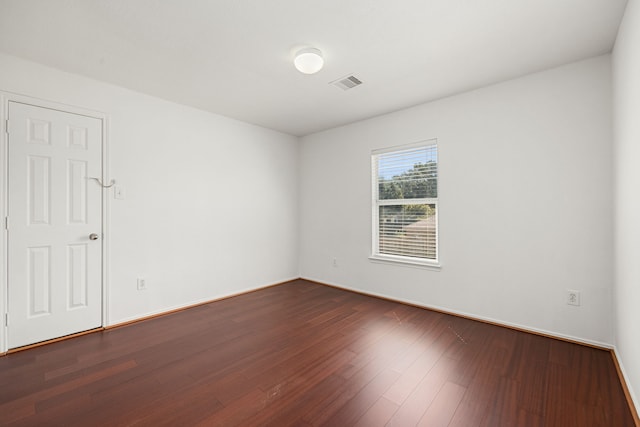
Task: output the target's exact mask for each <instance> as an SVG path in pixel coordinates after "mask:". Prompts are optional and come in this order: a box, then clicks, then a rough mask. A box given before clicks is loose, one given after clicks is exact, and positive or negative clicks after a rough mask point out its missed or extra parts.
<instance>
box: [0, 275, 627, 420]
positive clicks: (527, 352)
mask: <svg viewBox="0 0 640 427" xmlns="http://www.w3.org/2000/svg"><path fill="white" fill-rule="evenodd" d="M0 425H3V426H6V425H11V426H82V427H87V426H103V425H104V426H132V425H135V426H279V427H280V426H332V427H341V426H363V427H374V426H395V427H405V426H416V425H418V426H449V427H454V426H455V427H471V426H488V427H497V426H562V427H568V426H579V427H585V426H607V427H622V426H633V425H634V424H633V419H632V415H631V413H630V410H629V407H628V406H627V403H626V400H625V397H624V394H623V391H622V387H621V385H620V383H619V380H618V377H617V376H616V371H615V368H614V365H613V362H612V359H611V355H610V353H609V352H607V351H603V350H597V349H593V348H589V347H584V346H580V345H577V344H571V343H567V342H563V341H559V340H554V339H550V338H545V337H541V336H537V335H532V334H528V333H523V332H518V331H514V330H511V329H507V328H502V327H498V326H493V325H488V324H485V323H481V322H476V321H472V320H468V319H463V318H459V317H455V316H451V315H446V314H442V313H436V312H432V311H428V310H423V309H419V308H415V307H410V306H406V305H402V304H397V303H393V302H390V301H385V300H381V299H376V298H371V297H367V296H363V295H359V294H355V293H351V292H346V291H342V290H338V289H334V288H330V287H326V286H322V285H318V284H313V283H310V282H306V281H302V280H299V281H295V282H290V283H287V284H283V285H280V286H275V287H272V288H268V289H264V290H260V291H257V292H253V293H249V294H245V295H241V296H238V297H234V298H230V299H226V300H223V301H218V302H215V303H211V304H208V305H203V306H199V307H196V308H192V309H189V310H185V311H181V312H178V313H174V314H171V315H167V316H163V317H159V318H156V319H152V320H147V321H144V322H140V323H136V324H133V325H129V326H126V327H121V328H116V329H112V330H109V331H104V332H97V333H94V334H89V335H85V336H81V337H78V338H73V339H70V340H66V341H62V342H58V343H53V344H49V345H45V346H42V347H38V348H34V349H30V350H26V351H23V352H18V353H14V354H9V355H7V356H5V357H0Z"/></svg>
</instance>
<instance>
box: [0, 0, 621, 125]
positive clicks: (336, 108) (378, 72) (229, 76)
mask: <svg viewBox="0 0 640 427" xmlns="http://www.w3.org/2000/svg"><path fill="white" fill-rule="evenodd" d="M625 4H626V0H0V51H3V52H5V53H8V54H12V55H16V56H19V57H23V58H26V59H30V60H33V61H36V62H39V63H42V64H45V65H49V66H52V67H56V68H59V69H62V70H65V71H70V72H73V73H78V74H82V75H85V76H89V77H92V78H95V79H99V80H103V81H107V82H110V83H114V84H117V85H120V86H124V87H127V88H130V89H134V90H137V91H140V92H145V93H148V94H152V95H155V96H158V97H161V98H165V99H168V100H172V101H175V102H179V103H182V104H186V105H191V106H194V107H197V108H200V109H204V110H208V111H212V112H214V113H218V114H222V115H225V116H228V117H232V118H236V119H239V120H243V121H246V122H249V123H254V124H257V125H261V126H265V127H268V128H272V129H276V130H279V131H282V132H286V133H289V134H293V135H306V134H309V133H313V132H317V131H320V130H324V129H327V128H331V127H335V126H339V125H342V124H346V123H350V122H354V121H357V120H361V119H364V118H368V117H372V116H375V115H379V114H383V113H387V112H390V111H394V110H398V109H401V108H405V107H409V106H412V105H416V104H420V103H423V102H426V101H430V100H434V99H437V98H441V97H443V96H448V95H451V94H454V93H459V92H462V91H466V90H469V89H473V88H477V87H481V86H485V85H487V84H491V83H495V82H498V81H502V80H505V79H509V78H513V77H517V76H521V75H524V74H527V73H531V72H535V71H539V70H543V69H546V68H550V67H554V66H557V65H561V64H564V63H567V62H572V61H575V60H579V59H582V58H587V57H591V56H595V55H600V54H603V53H606V52H609V51H610V50H611V49H612V46H613V43H614V41H615V36H616V32H617V29H618V25H619V23H620V20H621V17H622V14H623V12H624V7H625ZM304 46H315V47H317V48H319V49H321V50H322V51H323V52H324V56H325V60H326V63H325V68H324V69H323V70H322V71H320V72H319V73H318V74H315V75H312V76H308V75H303V74H301V73H299V72H297V71H296V70H295V69H294V67H293V65H292V58H293V52H295V51H296V50H297V48H300V47H304ZM350 73H353V74H354V75H356V76H357V77H358V78H359V79H361V80H362V81H363V82H364V84H363V85H361V86H359V87H356V88H354V89H352V90H349V91H342V90H341V89H338V88H336V87H334V86H331V85H329V84H328V83H329V82H331V81H333V80H335V79H338V78H340V77H344V76H345V75H347V74H350ZM0 85H1V82H0ZM0 88H1V87H0Z"/></svg>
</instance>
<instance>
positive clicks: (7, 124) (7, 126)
mask: <svg viewBox="0 0 640 427" xmlns="http://www.w3.org/2000/svg"><path fill="white" fill-rule="evenodd" d="M4 131H5V132H6V133H9V119H7V120H6V121H5V122H4Z"/></svg>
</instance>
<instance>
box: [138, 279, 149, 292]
mask: <svg viewBox="0 0 640 427" xmlns="http://www.w3.org/2000/svg"><path fill="white" fill-rule="evenodd" d="M138 290H139V291H146V290H147V280H146V279H143V278H141V277H139V278H138Z"/></svg>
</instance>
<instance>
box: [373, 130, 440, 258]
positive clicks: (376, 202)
mask: <svg viewBox="0 0 640 427" xmlns="http://www.w3.org/2000/svg"><path fill="white" fill-rule="evenodd" d="M434 146H435V150H436V155H437V159H438V160H437V162H436V176H437V183H436V185H437V186H438V187H437V188H438V190H437V197H435V198H417V199H384V200H380V199H379V193H378V192H379V182H378V158H379V156H380V155H383V154H388V153H401V152H403V151H413V150H416V149H418V148H423V147H424V148H428V147H434ZM439 172H440V152H439V150H438V140H437V139H436V138H433V139H427V140H423V141H419V142H415V143H411V144H404V145H397V146H393V147H386V148H381V149H377V150H373V151H372V152H371V218H372V222H371V230H372V232H371V237H372V239H371V255H370V256H369V259H370V260H371V261H372V262H381V263H389V264H398V265H406V266H411V267H420V268H427V269H433V270H439V269H440V219H439V215H440V204H439V196H440V189H439V183H440V176H439ZM419 204H430V205H435V210H436V212H435V253H436V256H435V259H430V258H419V257H412V256H402V255H393V254H385V253H381V252H380V222H379V221H380V216H379V215H380V207H381V206H398V205H419Z"/></svg>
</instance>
